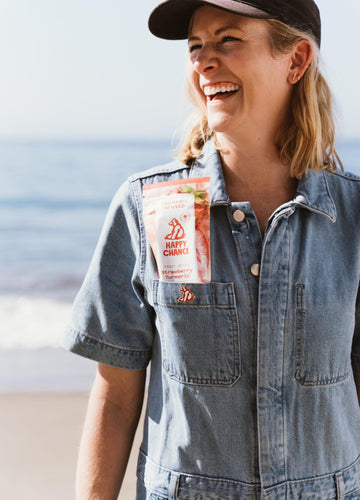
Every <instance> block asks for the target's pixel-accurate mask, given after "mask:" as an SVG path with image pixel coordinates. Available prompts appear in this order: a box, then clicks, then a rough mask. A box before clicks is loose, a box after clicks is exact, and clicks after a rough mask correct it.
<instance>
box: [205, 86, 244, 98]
mask: <svg viewBox="0 0 360 500" xmlns="http://www.w3.org/2000/svg"><path fill="white" fill-rule="evenodd" d="M239 88H240V85H235V84H233V83H230V84H228V85H224V84H222V85H214V87H209V86H207V87H205V88H204V94H205V95H206V96H212V95H215V94H218V93H219V92H232V91H234V90H239Z"/></svg>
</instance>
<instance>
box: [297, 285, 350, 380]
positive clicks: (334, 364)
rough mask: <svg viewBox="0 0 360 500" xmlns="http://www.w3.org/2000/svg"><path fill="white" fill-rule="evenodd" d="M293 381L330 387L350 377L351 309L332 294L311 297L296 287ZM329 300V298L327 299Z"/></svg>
mask: <svg viewBox="0 0 360 500" xmlns="http://www.w3.org/2000/svg"><path fill="white" fill-rule="evenodd" d="M295 293H296V320H295V322H296V335H295V362H296V371H295V378H296V379H297V380H298V382H299V383H300V384H302V385H307V386H319V385H331V384H336V383H339V382H342V381H344V380H345V379H346V378H348V377H349V376H350V374H351V344H352V335H353V331H354V308H353V306H352V305H351V300H346V299H344V300H343V301H342V302H341V301H340V294H339V299H338V300H337V301H335V300H332V299H331V298H332V297H334V294H333V293H320V292H319V290H318V289H314V291H313V293H312V294H311V292H310V290H309V289H306V287H305V285H304V284H303V283H296V285H295ZM329 297H330V298H329Z"/></svg>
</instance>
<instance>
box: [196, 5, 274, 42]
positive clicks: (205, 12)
mask: <svg viewBox="0 0 360 500" xmlns="http://www.w3.org/2000/svg"><path fill="white" fill-rule="evenodd" d="M224 27H228V28H236V29H241V30H243V31H248V30H249V29H252V30H257V31H259V32H263V33H264V32H266V30H267V27H266V23H265V22H264V21H263V20H262V19H254V18H250V17H245V16H241V15H239V14H234V13H233V12H227V11H225V10H222V9H218V8H216V7H210V6H207V5H205V6H202V7H199V8H198V9H196V11H195V12H194V14H193V16H192V18H191V21H190V25H189V35H188V36H189V37H191V36H195V37H196V36H198V35H200V34H205V33H208V34H214V33H215V32H216V31H217V30H218V29H219V28H224Z"/></svg>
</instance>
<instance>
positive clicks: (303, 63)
mask: <svg viewBox="0 0 360 500" xmlns="http://www.w3.org/2000/svg"><path fill="white" fill-rule="evenodd" d="M312 58H313V48H312V45H311V43H310V42H309V40H306V39H305V38H304V39H303V40H300V42H298V43H297V44H296V45H295V47H294V49H293V51H292V54H291V64H290V69H289V74H288V82H289V83H290V84H292V85H295V83H297V82H298V81H299V80H300V79H301V78H302V76H303V75H304V73H305V71H306V70H307V69H308V67H309V65H310V63H311V61H312Z"/></svg>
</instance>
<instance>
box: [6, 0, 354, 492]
mask: <svg viewBox="0 0 360 500" xmlns="http://www.w3.org/2000/svg"><path fill="white" fill-rule="evenodd" d="M317 3H318V5H319V7H320V11H321V14H322V22H323V43H322V54H323V68H324V72H325V74H326V75H327V78H328V81H329V83H330V85H331V87H332V89H333V92H334V95H335V99H336V103H337V121H338V136H337V144H338V151H339V153H340V156H341V158H342V161H343V163H344V166H345V169H346V170H351V171H353V172H355V173H358V174H360V160H359V158H360V125H359V118H360V99H359V96H358V93H359V91H358V89H359V79H360V69H359V68H360V65H359V62H360V61H359V55H358V47H357V45H358V44H357V40H356V41H355V39H356V33H357V30H358V29H359V22H360V4H359V2H358V0H343V2H342V3H341V9H340V7H339V3H338V2H337V1H335V0H318V1H317ZM156 4H157V2H156V1H152V0H151V1H150V0H146V1H145V0H138V1H137V2H121V1H119V0H117V1H115V0H101V1H100V0H61V1H60V0H33V1H32V2H28V0H0V12H1V15H0V68H1V78H0V168H1V182H0V232H1V238H0V399H1V408H2V410H1V412H0V441H1V442H2V443H7V444H8V446H7V447H4V446H2V447H1V451H0V470H1V472H0V498H4V499H6V500H7V499H11V500H12V499H22V498H25V497H26V498H27V499H37V500H39V499H40V500H41V499H42V498H44V499H45V498H49V497H50V495H51V498H52V499H56V498H59V499H60V498H61V499H64V498H66V499H67V498H73V478H74V467H75V461H76V453H77V446H78V440H79V436H80V430H81V424H82V420H83V416H84V412H85V408H86V399H87V394H88V391H89V389H90V387H91V382H92V380H93V377H94V372H95V368H96V366H95V364H94V363H93V362H91V361H88V360H85V359H82V358H79V357H77V356H75V355H72V354H69V353H67V352H65V351H64V350H63V349H61V348H60V347H59V339H60V337H61V335H62V332H63V330H64V328H65V325H66V324H67V322H68V321H69V318H70V314H71V302H72V301H73V299H74V297H75V295H76V292H77V290H78V288H79V286H80V284H81V281H82V279H83V277H84V274H85V272H86V269H87V266H88V264H89V261H90V259H91V256H92V252H93V250H94V247H95V244H96V241H97V238H98V235H99V232H100V229H101V226H102V222H103V219H104V217H105V213H106V210H107V207H108V205H109V203H110V200H111V198H112V196H113V195H114V194H115V191H116V190H117V187H118V186H119V185H120V184H121V183H122V182H123V181H124V180H125V179H126V177H127V176H128V175H130V174H131V173H133V172H136V171H139V170H143V169H146V168H149V167H152V166H154V165H156V164H160V163H164V162H167V161H169V160H170V159H171V157H172V155H173V153H174V150H175V149H176V145H177V140H178V137H179V134H180V132H181V126H182V122H183V120H184V118H185V117H186V115H187V113H188V110H189V105H188V103H187V102H186V99H185V98H184V92H183V87H184V76H183V75H184V69H185V61H186V42H185V41H177V42H174V41H171V42H170V41H163V40H158V39H156V38H155V37H153V36H152V35H151V34H150V33H148V31H147V18H148V15H149V13H150V12H151V10H152V8H153V7H154V6H155V5H156ZM5 450H6V451H5ZM133 483H134V481H133V476H132V475H131V474H130V475H129V483H128V487H127V489H126V491H125V492H124V493H123V496H122V498H123V499H131V498H134V494H133Z"/></svg>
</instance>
